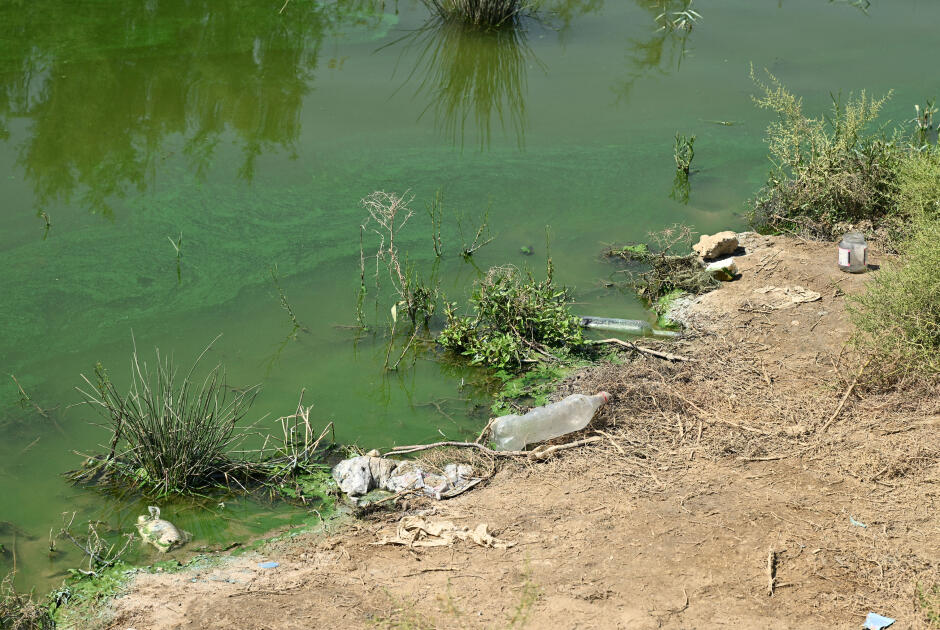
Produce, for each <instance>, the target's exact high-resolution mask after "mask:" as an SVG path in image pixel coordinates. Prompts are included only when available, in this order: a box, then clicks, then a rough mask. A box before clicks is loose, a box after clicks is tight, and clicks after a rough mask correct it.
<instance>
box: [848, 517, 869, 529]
mask: <svg viewBox="0 0 940 630" xmlns="http://www.w3.org/2000/svg"><path fill="white" fill-rule="evenodd" d="M849 522H850V523H852V525H855V526H856V527H865V528H867V527H868V525H866V524H865V523H863V522H861V521H856V520H855V519H854V518H852V516H851V515H849Z"/></svg>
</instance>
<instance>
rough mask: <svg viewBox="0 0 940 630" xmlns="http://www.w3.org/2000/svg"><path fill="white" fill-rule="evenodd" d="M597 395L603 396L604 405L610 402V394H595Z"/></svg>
mask: <svg viewBox="0 0 940 630" xmlns="http://www.w3.org/2000/svg"><path fill="white" fill-rule="evenodd" d="M597 395H598V396H603V397H604V402H605V403H606V402H609V401H610V394H608V393H607V392H597Z"/></svg>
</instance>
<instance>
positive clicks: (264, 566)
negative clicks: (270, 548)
mask: <svg viewBox="0 0 940 630" xmlns="http://www.w3.org/2000/svg"><path fill="white" fill-rule="evenodd" d="M258 566H259V567H261V568H262V569H276V568H277V567H278V563H277V562H259V563H258Z"/></svg>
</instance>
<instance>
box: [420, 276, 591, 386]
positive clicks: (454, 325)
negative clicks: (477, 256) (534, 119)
mask: <svg viewBox="0 0 940 630" xmlns="http://www.w3.org/2000/svg"><path fill="white" fill-rule="evenodd" d="M470 302H471V305H472V307H473V310H474V315H473V316H470V317H464V316H460V315H458V314H457V312H456V307H455V305H453V304H448V305H447V306H446V308H445V311H446V315H447V325H446V327H445V328H444V330H443V331H442V332H441V334H440V336H439V337H438V342H439V343H440V344H441V345H443V346H444V347H446V348H449V349H451V350H454V351H456V352H460V353H461V354H463V355H465V356H467V357H470V362H471V363H472V364H474V365H485V366H488V367H495V368H500V369H507V370H519V369H521V368H523V367H524V365H525V364H527V363H531V362H534V361H537V360H539V359H541V358H547V357H550V356H552V354H551V352H552V350H553V349H562V350H567V349H570V348H573V347H577V346H580V345H581V344H582V343H583V338H582V335H581V325H580V321H579V320H578V318H577V317H575V316H573V315H572V314H571V312H570V310H569V308H568V305H569V304H570V302H571V298H570V296H569V294H568V290H567V289H565V288H558V287H556V286H555V285H554V283H553V281H552V276H551V267H549V274H548V278H547V279H546V280H544V281H541V282H540V281H536V280H535V279H534V278H533V277H532V274H531V273H526V274H523V273H522V272H520V271H519V270H518V269H516V268H515V267H494V268H492V269H490V270H489V272H487V274H486V277H485V278H484V279H483V280H482V281H481V282H480V283H479V284H478V285H477V287H476V290H475V291H474V292H473V295H472V296H471V298H470Z"/></svg>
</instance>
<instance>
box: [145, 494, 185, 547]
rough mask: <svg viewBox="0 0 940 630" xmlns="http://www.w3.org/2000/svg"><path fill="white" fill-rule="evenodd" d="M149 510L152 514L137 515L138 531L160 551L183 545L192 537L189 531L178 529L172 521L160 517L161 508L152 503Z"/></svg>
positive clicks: (146, 541)
mask: <svg viewBox="0 0 940 630" xmlns="http://www.w3.org/2000/svg"><path fill="white" fill-rule="evenodd" d="M147 510H148V511H149V512H150V516H147V515H145V514H141V515H140V516H138V517H137V531H138V532H139V533H140V537H141V538H142V539H143V541H144V542H145V543H150V544H151V545H153V546H154V547H156V548H157V550H158V551H159V552H160V553H166V552H168V551H170V550H171V549H175V548H177V547H182V546H183V545H185V544H186V543H187V542H189V540H190V539H191V538H192V536H191V535H190V533H189V532H184V531H183V530H181V529H177V527H176V525H174V524H173V523H171V522H170V521H165V520H163V519H162V518H160V508H158V507H155V506H153V505H151V506H150V507H148V508H147Z"/></svg>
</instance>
